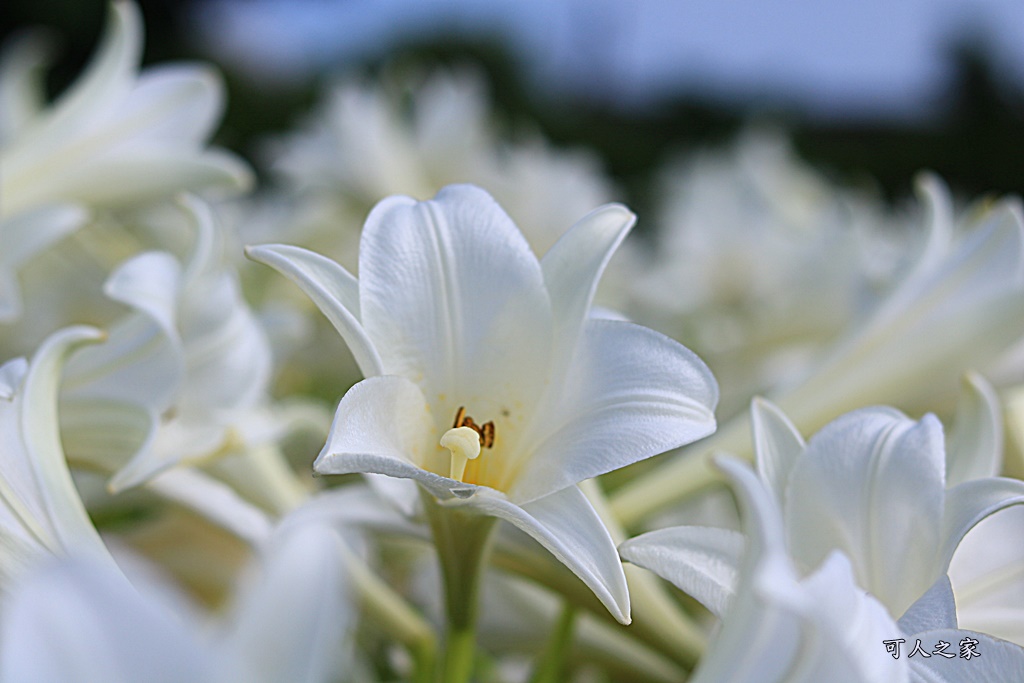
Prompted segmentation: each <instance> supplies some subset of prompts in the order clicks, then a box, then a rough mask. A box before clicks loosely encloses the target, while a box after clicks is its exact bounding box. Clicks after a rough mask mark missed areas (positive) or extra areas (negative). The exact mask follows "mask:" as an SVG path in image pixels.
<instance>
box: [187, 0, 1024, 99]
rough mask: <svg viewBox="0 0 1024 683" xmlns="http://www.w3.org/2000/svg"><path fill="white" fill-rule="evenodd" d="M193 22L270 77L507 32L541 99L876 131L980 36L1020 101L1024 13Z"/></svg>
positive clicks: (244, 7) (837, 4) (550, 10)
mask: <svg viewBox="0 0 1024 683" xmlns="http://www.w3.org/2000/svg"><path fill="white" fill-rule="evenodd" d="M197 19H198V21H197V25H198V26H199V27H200V28H201V29H202V31H203V33H204V35H205V36H206V41H207V43H208V44H209V45H210V46H211V49H213V50H215V52H216V55H217V57H218V58H220V59H224V60H231V61H233V62H236V63H238V62H244V63H246V64H248V65H249V67H250V68H251V69H252V71H253V73H256V74H260V75H262V76H264V77H266V76H270V75H273V76H275V77H278V78H291V77H295V76H296V75H300V74H302V73H305V72H307V71H308V70H310V69H315V68H318V67H320V66H322V65H323V64H325V63H332V62H335V61H337V60H345V59H352V58H358V57H361V56H367V55H372V56H377V55H380V54H383V53H386V51H387V50H388V49H389V48H390V47H391V46H392V45H394V44H395V42H396V41H400V40H401V39H402V38H405V37H416V38H424V37H429V36H431V35H433V34H435V33H437V32H438V31H442V30H443V31H445V32H450V31H452V30H454V31H457V32H459V33H461V34H464V35H467V36H474V35H490V34H494V33H500V34H501V35H503V36H505V37H506V38H507V39H508V42H509V45H510V46H511V47H512V48H513V50H514V52H515V53H516V54H517V55H518V57H519V58H520V59H521V60H522V61H523V63H524V64H525V65H526V66H527V67H528V69H529V72H530V73H531V74H532V75H533V77H534V79H535V83H537V84H538V85H539V86H540V87H550V88H553V89H557V90H563V89H577V90H589V92H590V93H592V96H593V97H595V98H597V99H603V100H610V101H614V102H618V103H620V104H621V103H627V104H628V103H642V102H646V101H649V100H653V99H657V97H658V96H659V95H660V94H661V93H664V92H665V91H667V90H672V89H680V88H683V89H685V90H686V91H687V92H701V93H705V94H713V95H715V96H717V97H720V98H724V99H727V100H731V99H736V100H740V101H749V100H750V99H752V98H753V99H755V100H757V101H768V102H779V103H792V104H795V105H797V106H800V107H803V108H805V109H806V110H808V111H809V112H811V113H813V114H817V115H820V116H826V117H865V116H867V117H881V118H913V117H914V116H916V115H918V112H920V111H921V108H922V107H923V106H926V105H927V103H928V102H929V101H932V100H934V98H935V97H936V96H937V95H938V94H939V92H940V91H941V87H942V83H943V78H944V76H945V74H946V71H945V69H946V68H947V66H948V65H947V64H945V63H944V61H943V54H944V53H943V50H944V46H945V45H946V44H948V43H949V42H950V41H952V40H953V38H954V37H956V36H958V35H962V34H963V33H964V32H970V31H972V30H975V31H976V32H980V31H984V35H986V36H987V40H988V43H989V47H990V51H991V54H992V55H993V56H994V57H995V58H996V59H997V62H998V63H999V64H1000V65H1001V66H1002V67H1003V68H1004V70H1005V74H1006V75H1007V78H1009V79H1011V80H1012V81H1013V82H1015V83H1016V84H1017V85H1018V87H1021V88H1024V0H633V1H632V2H630V1H627V0H217V1H216V2H213V3H211V4H209V5H206V9H205V10H204V14H203V15H202V16H201V17H198V18H197Z"/></svg>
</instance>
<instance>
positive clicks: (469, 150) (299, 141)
mask: <svg viewBox="0 0 1024 683" xmlns="http://www.w3.org/2000/svg"><path fill="white" fill-rule="evenodd" d="M491 119H492V115H491V112H490V111H489V109H488V104H487V93H486V91H485V87H484V85H483V81H482V79H481V78H480V77H479V75H478V74H477V73H476V72H474V71H471V70H468V69H462V70H457V71H452V72H445V71H440V70H438V71H434V72H432V73H430V74H428V75H427V76H426V77H421V78H413V77H409V76H406V77H404V78H397V77H393V78H391V79H385V80H384V82H383V83H382V84H380V83H378V84H373V85H371V84H368V83H364V82H359V81H356V80H347V81H343V82H341V83H340V84H338V85H336V86H335V87H334V88H333V89H332V90H331V92H330V94H329V96H328V99H327V101H326V103H325V104H324V105H323V107H322V109H321V111H320V112H318V113H317V114H316V115H315V116H314V118H313V120H312V121H311V122H310V123H309V124H307V126H306V127H305V128H304V129H302V130H300V131H298V132H296V133H293V134H291V135H290V136H288V137H287V138H282V139H280V140H277V141H274V142H273V143H272V144H270V145H269V146H268V149H269V152H270V154H269V156H270V157H271V159H272V162H271V164H272V168H273V169H274V170H275V171H276V172H277V173H278V174H279V175H280V176H281V177H282V179H283V180H284V183H285V185H286V187H287V188H289V189H290V190H291V191H292V192H294V193H296V194H297V195H299V196H300V197H301V203H302V207H301V208H299V215H298V218H297V220H293V223H292V230H293V231H292V232H290V233H285V234H283V235H280V236H279V239H280V238H286V239H288V240H290V241H299V242H301V243H302V244H305V245H307V246H309V247H311V248H314V249H319V250H322V251H324V252H325V253H327V254H329V255H331V256H332V257H333V258H335V259H336V260H338V261H339V262H340V263H341V264H342V265H344V266H345V267H346V268H349V269H352V268H354V266H355V258H356V253H355V247H356V246H357V244H358V240H357V239H355V237H354V236H356V235H357V232H358V227H359V219H360V218H361V217H362V216H363V215H364V213H365V211H366V210H367V209H368V208H370V207H371V206H373V205H374V204H376V203H377V201H379V200H380V199H382V198H384V197H387V196H390V195H395V194H404V195H410V196H412V197H416V198H419V199H426V198H428V197H431V196H433V195H434V194H435V193H436V192H437V191H438V190H440V189H441V188H442V187H444V186H446V185H450V184H452V183H473V184H475V185H479V186H481V187H486V188H488V190H489V191H490V192H491V194H493V196H494V197H495V199H496V200H497V201H498V203H499V204H501V206H503V207H504V208H505V209H506V210H507V211H508V213H509V215H510V216H511V217H512V219H513V220H514V221H515V223H516V225H518V226H519V227H520V229H521V230H522V232H523V234H524V235H525V236H526V239H527V242H529V243H530V246H531V247H532V248H533V250H534V252H535V253H537V254H544V253H546V252H547V250H548V249H549V248H550V247H551V245H553V244H554V243H555V241H556V240H557V239H558V237H559V236H560V235H561V234H562V232H563V231H564V230H565V228H566V226H568V225H571V224H572V223H573V222H574V221H575V220H576V219H577V218H578V217H579V216H581V215H583V214H585V213H586V212H587V211H589V210H590V209H591V208H593V207H594V206H598V205H600V204H603V203H606V202H608V201H610V200H611V198H612V194H613V192H612V187H611V183H610V182H609V181H608V180H607V179H606V178H605V177H604V176H603V175H602V173H601V169H600V163H599V161H598V159H597V158H596V156H594V155H592V154H591V153H589V152H588V151H586V150H571V151H562V150H558V149H556V148H554V147H552V146H551V145H550V144H549V143H547V142H546V141H545V140H543V139H542V138H541V137H540V136H539V135H536V134H529V135H523V136H520V137H518V138H514V139H512V138H510V137H509V136H506V135H502V134H500V133H499V131H498V130H497V127H496V126H495V124H494V122H493V121H492V120H491ZM310 204H314V205H315V206H316V207H317V208H311V207H310ZM346 225H348V226H349V227H348V228H345V226H346Z"/></svg>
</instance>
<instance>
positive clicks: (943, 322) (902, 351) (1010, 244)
mask: <svg viewBox="0 0 1024 683" xmlns="http://www.w3.org/2000/svg"><path fill="white" fill-rule="evenodd" d="M920 189H921V192H922V193H923V194H924V195H925V197H926V198H927V200H928V202H929V207H930V211H931V219H930V222H929V226H930V231H929V237H928V241H927V244H926V246H925V248H924V249H923V251H922V253H921V255H920V257H919V258H918V260H917V262H916V263H915V264H914V265H913V267H912V268H911V269H910V270H909V272H908V273H907V275H906V276H905V277H904V278H903V279H902V280H901V281H900V283H899V284H898V285H897V286H896V287H895V288H894V289H893V290H892V291H891V292H890V293H889V294H888V295H887V296H886V297H885V298H884V299H883V300H882V301H881V302H880V303H879V305H878V306H877V307H876V308H875V310H874V311H873V312H872V314H871V315H870V316H869V317H868V318H867V319H866V320H864V321H863V322H861V323H859V324H857V325H855V326H852V327H851V329H850V330H849V331H848V332H847V333H846V335H845V336H844V337H843V338H842V339H840V340H839V341H837V342H836V343H835V344H834V345H833V346H832V347H831V348H830V349H829V352H828V354H827V356H826V357H825V358H823V359H822V360H821V361H820V362H817V363H815V364H814V365H813V366H811V367H810V368H809V369H808V370H807V372H806V373H805V374H804V375H802V376H800V375H798V376H794V377H792V378H791V379H790V380H789V382H787V383H786V384H785V385H780V386H777V387H776V388H775V390H774V391H773V392H772V393H771V396H772V398H773V400H774V401H775V402H776V403H778V405H779V406H780V407H781V408H782V409H783V410H784V411H785V413H786V415H787V416H789V418H790V419H792V420H793V422H794V424H796V425H797V426H798V427H799V428H800V429H801V430H804V431H808V432H809V431H814V430H817V429H820V428H821V427H822V426H823V425H824V424H825V423H827V422H828V421H829V420H832V419H834V418H835V417H836V416H838V415H841V414H843V413H844V412H847V411H848V410H851V409H853V408H855V407H858V406H864V405H872V404H891V405H896V406H900V407H901V408H905V409H908V410H910V409H915V408H920V407H922V406H926V407H931V408H933V409H937V408H943V407H947V406H948V405H951V404H952V403H953V400H952V398H953V397H954V396H955V390H956V388H957V386H958V382H959V379H960V377H961V376H962V375H963V374H964V373H965V372H967V371H969V370H972V369H976V368H985V367H986V366H988V365H991V364H993V363H994V362H995V361H996V360H997V359H998V358H999V357H1000V355H1001V354H1002V353H1003V352H1004V351H1005V350H1006V349H1007V348H1008V347H1009V346H1010V345H1011V344H1013V343H1014V342H1016V341H1017V340H1018V339H1019V338H1020V337H1021V335H1022V333H1024V315H1021V311H1022V310H1024V216H1022V214H1021V210H1020V207H1019V205H1018V203H1017V202H1016V201H1013V200H1004V201H1000V202H997V203H995V204H994V205H992V206H991V207H990V208H989V209H988V210H987V211H985V212H984V213H983V214H982V215H980V216H976V217H974V220H975V221H976V223H975V224H973V225H972V226H971V229H970V230H965V231H964V232H966V234H964V235H962V236H957V235H956V234H955V233H954V229H953V227H954V222H953V215H952V206H951V202H950V200H949V198H948V196H947V193H946V191H945V189H944V188H943V187H942V186H941V185H940V184H939V183H938V181H937V180H935V179H933V178H930V177H925V178H923V179H922V181H921V184H920ZM748 428H749V427H748V418H747V416H744V415H740V416H737V417H735V418H733V419H732V420H730V421H729V422H728V423H727V424H725V425H723V427H722V428H721V429H720V430H719V432H718V434H716V436H715V437H714V438H713V439H709V440H708V441H706V442H704V443H703V444H701V445H700V446H698V447H697V448H695V449H693V450H691V451H690V452H689V453H686V454H684V455H683V456H682V457H679V458H676V459H675V460H674V461H672V462H670V463H669V464H668V465H666V466H663V467H661V468H658V469H657V470H655V471H653V472H651V473H648V474H646V475H644V476H642V477H640V478H638V479H636V480H634V481H633V482H630V483H629V484H627V485H626V486H624V487H622V489H621V490H620V491H618V492H617V493H616V495H615V496H614V498H613V505H614V507H615V510H616V512H617V513H619V515H620V517H622V518H623V520H624V521H625V522H626V523H627V524H629V523H633V522H635V521H636V520H637V519H639V518H642V517H644V516H646V515H647V514H648V513H649V512H650V511H652V510H655V509H657V508H658V507H660V506H663V505H665V504H667V503H669V502H671V501H673V500H677V499H681V498H684V497H686V496H687V495H688V494H689V493H691V492H692V491H694V490H695V489H696V488H700V487H702V486H705V485H706V484H708V483H710V482H711V481H713V480H714V478H715V477H714V474H713V473H712V472H711V470H710V466H709V464H708V463H707V461H706V460H705V455H706V454H707V453H709V452H713V451H716V450H718V451H725V452H730V453H735V454H738V455H752V453H751V452H750V444H749V440H748V439H747V430H748Z"/></svg>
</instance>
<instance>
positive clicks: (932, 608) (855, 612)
mask: <svg viewBox="0 0 1024 683" xmlns="http://www.w3.org/2000/svg"><path fill="white" fill-rule="evenodd" d="M719 465H720V467H722V469H723V470H724V471H725V472H726V474H727V475H728V476H729V478H730V479H731V480H732V484H733V488H734V490H735V491H736V493H737V496H738V498H739V502H740V507H741V509H742V513H743V519H744V528H745V529H746V543H745V545H746V549H745V550H744V549H743V546H744V540H743V538H742V537H740V536H739V535H738V534H737V535H735V536H732V535H731V534H730V535H729V536H728V538H729V540H730V541H736V543H732V542H730V543H726V544H722V543H719V544H718V545H717V548H716V545H715V543H713V542H711V540H712V539H713V538H714V535H713V534H712V533H709V532H712V531H713V530H710V529H695V528H687V527H677V528H670V529H662V530H659V531H654V532H650V533H648V534H644V535H642V536H639V537H637V538H635V539H632V540H630V541H628V542H626V543H625V544H623V545H622V547H621V552H622V555H623V557H624V558H625V559H627V560H629V561H631V562H634V563H637V564H640V565H641V566H644V567H647V568H648V569H651V570H652V571H654V572H655V573H657V574H659V575H660V576H662V577H664V578H666V579H668V580H669V581H672V582H673V583H676V584H677V585H678V586H679V587H680V588H682V589H683V590H686V591H689V592H691V593H692V594H693V595H694V597H696V598H697V599H698V600H700V601H701V602H702V603H704V604H705V605H706V606H707V607H708V608H709V609H711V610H712V611H713V612H714V613H715V614H717V615H718V616H719V617H720V618H721V619H722V628H721V631H720V632H719V633H718V635H717V637H716V639H715V640H714V641H713V642H712V644H711V646H710V648H709V650H708V652H707V654H706V656H705V657H704V659H703V660H702V661H701V663H700V665H699V666H698V669H697V672H696V673H695V674H694V677H693V681H694V682H695V683H705V682H707V683H713V682H718V681H726V680H727V681H734V682H735V683H741V682H748V683H816V682H817V681H825V680H827V681H844V682H847V681H848V682H850V683H876V682H877V681H887V682H888V681H891V682H892V683H901V682H903V681H910V682H913V683H930V682H934V681H942V682H949V683H953V682H954V681H962V680H1016V679H1017V678H1019V677H1020V676H1021V675H1024V649H1021V648H1020V647H1018V646H1016V645H1013V644H1012V643H1007V642H1004V641H1000V640H998V639H995V638H992V637H989V636H987V635H985V634H981V633H973V632H970V631H960V630H957V626H956V613H955V607H954V604H953V596H952V592H951V591H950V589H949V582H948V581H947V580H946V578H945V577H944V576H942V577H940V578H939V579H937V580H936V582H935V584H934V586H933V587H931V588H930V589H929V590H928V591H927V592H926V593H925V594H924V595H923V596H922V597H921V599H920V600H919V601H918V602H916V603H915V604H914V605H913V606H912V607H911V608H910V610H908V611H907V613H906V614H905V615H904V616H903V618H902V619H900V621H899V622H895V621H894V620H893V618H892V617H891V616H890V614H889V613H888V612H887V611H886V608H885V607H884V606H883V605H882V604H881V603H880V602H879V601H878V600H877V599H876V598H875V597H874V596H873V595H871V594H870V593H869V592H865V590H864V588H863V587H862V586H861V585H859V584H858V581H857V580H856V578H855V575H854V574H855V572H854V569H853V568H852V566H851V563H850V561H849V559H848V557H847V556H846V555H845V554H844V553H843V552H842V551H841V550H836V551H832V552H830V553H828V555H827V556H826V557H825V558H824V559H823V560H822V562H821V563H820V564H819V565H818V566H817V567H816V568H813V569H812V570H811V571H810V572H809V573H808V574H806V575H805V574H804V573H803V572H801V571H800V570H799V569H798V568H797V566H796V565H795V564H794V562H793V561H792V559H791V557H790V554H789V550H788V548H789V546H790V545H791V540H790V539H787V535H788V534H787V530H786V528H785V522H784V521H783V511H782V510H781V509H780V508H779V506H778V504H777V501H776V500H774V495H773V492H772V491H771V490H770V489H769V487H768V486H767V482H765V481H764V479H763V477H762V478H761V479H759V478H758V477H757V476H756V475H755V474H754V473H753V472H751V471H750V470H749V469H748V468H747V467H746V466H745V465H743V464H741V463H739V462H736V461H729V460H721V461H719ZM702 537H703V538H702ZM726 546H732V547H730V548H729V549H728V550H725V547H726ZM741 557H742V560H741V561H740V558H741ZM891 557H893V556H890V559H891ZM723 559H725V561H726V564H727V565H730V566H731V567H732V568H733V571H735V572H736V573H735V576H736V578H735V583H734V587H733V588H730V590H729V591H728V594H727V595H726V596H725V598H724V600H723V599H722V596H721V595H720V591H719V587H717V586H715V587H712V586H711V585H710V584H704V585H703V586H702V585H700V584H695V583H694V581H693V579H694V576H695V575H699V572H700V571H701V570H710V575H711V576H714V575H719V576H727V575H728V574H729V572H727V571H721V570H722V569H725V567H720V568H719V571H716V567H715V564H716V561H720V560H723ZM695 570H696V571H695ZM965 638H970V639H972V640H973V641H974V644H975V646H976V648H977V651H978V652H979V653H980V654H981V656H980V657H978V658H973V659H970V660H965V659H961V658H957V657H956V656H955V655H953V656H954V659H946V658H944V657H938V656H932V657H929V658H926V657H922V656H918V657H917V658H916V659H912V658H911V657H909V656H908V655H910V653H911V651H912V647H913V646H912V645H911V646H906V647H905V649H903V650H902V651H901V653H899V652H898V653H897V654H901V656H898V657H897V656H893V655H892V654H891V653H889V652H888V651H887V644H886V641H895V640H899V641H900V643H906V642H917V641H921V642H923V643H925V644H926V645H925V647H926V650H925V651H926V652H927V653H929V654H930V650H931V648H933V647H935V646H936V643H938V641H944V642H946V643H947V644H951V643H957V644H959V643H960V642H961V641H962V640H963V639H965ZM954 647H956V646H954ZM951 654H952V653H951ZM986 656H987V659H986Z"/></svg>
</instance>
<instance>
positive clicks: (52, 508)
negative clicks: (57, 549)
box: [20, 326, 113, 565]
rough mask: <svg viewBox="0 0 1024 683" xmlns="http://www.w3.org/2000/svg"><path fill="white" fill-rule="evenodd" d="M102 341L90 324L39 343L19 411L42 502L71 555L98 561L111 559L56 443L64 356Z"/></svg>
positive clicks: (26, 380) (99, 333)
mask: <svg viewBox="0 0 1024 683" xmlns="http://www.w3.org/2000/svg"><path fill="white" fill-rule="evenodd" d="M102 339H103V333H102V332H100V331H99V330H96V329H94V328H91V327H84V326H78V327H69V328H66V329H64V330H61V331H59V332H56V333H54V334H53V335H51V336H50V337H48V338H47V339H46V341H44V342H43V344H42V346H40V347H39V350H38V351H37V352H36V355H35V356H34V357H33V359H32V362H31V363H30V365H29V369H28V374H27V375H26V377H25V384H24V387H23V391H24V396H23V399H22V411H21V415H20V420H21V428H22V434H23V437H24V439H25V445H26V447H27V449H28V452H29V454H30V455H31V456H32V457H33V458H34V460H33V463H32V467H33V469H34V471H35V475H36V477H37V485H38V487H39V494H40V497H41V502H42V503H43V505H44V507H45V508H46V511H47V514H48V515H49V517H50V519H51V520H52V522H53V527H54V530H55V532H56V533H57V535H58V537H59V539H60V542H61V544H62V546H63V548H64V549H65V551H66V552H68V553H69V554H74V553H79V552H81V553H86V554H88V555H89V556H91V557H95V558H97V559H98V560H99V561H102V562H109V563H110V564H111V565H112V564H113V558H112V557H111V556H110V553H109V552H108V551H107V548H106V546H105V545H104V543H103V541H102V540H101V539H100V536H99V533H98V532H97V531H96V527H94V526H93V524H92V520H91V519H90V518H89V515H88V513H87V512H86V510H85V505H84V504H83V503H82V499H81V497H80V496H79V494H78V489H77V487H76V486H75V483H74V481H73V480H72V478H71V472H70V470H69V469H68V465H67V461H66V460H65V457H64V449H63V447H62V445H61V442H60V433H59V432H60V428H59V424H60V423H59V421H58V415H57V389H58V386H59V384H60V376H61V369H62V367H63V364H64V359H65V358H66V357H67V356H68V354H70V353H71V352H72V351H74V350H75V349H77V348H79V347H81V346H83V345H85V344H90V343H96V342H98V341H101V340H102Z"/></svg>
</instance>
